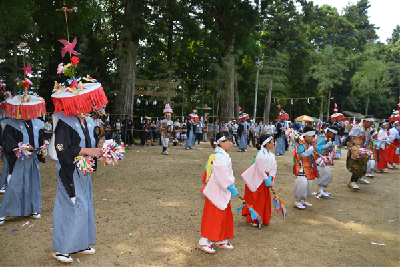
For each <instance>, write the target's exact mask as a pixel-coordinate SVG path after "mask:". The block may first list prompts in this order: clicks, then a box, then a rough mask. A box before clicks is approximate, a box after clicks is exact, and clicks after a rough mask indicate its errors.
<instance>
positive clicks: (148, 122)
mask: <svg viewBox="0 0 400 267" xmlns="http://www.w3.org/2000/svg"><path fill="white" fill-rule="evenodd" d="M145 118H146V125H145V133H146V146H149V139H150V144H151V146H154V144H153V131H152V130H151V118H149V117H145Z"/></svg>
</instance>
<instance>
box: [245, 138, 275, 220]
mask: <svg viewBox="0 0 400 267" xmlns="http://www.w3.org/2000/svg"><path fill="white" fill-rule="evenodd" d="M273 148H274V137H273V136H272V135H269V134H263V135H261V136H260V138H259V140H258V144H257V149H258V150H260V151H259V152H258V154H257V156H256V158H255V162H254V164H253V165H251V166H250V167H249V168H248V169H247V170H245V171H244V172H243V173H242V177H243V180H244V181H245V182H246V185H245V195H244V198H245V199H246V202H247V203H248V204H249V205H252V206H253V208H254V210H255V211H256V212H257V213H258V214H259V215H260V216H261V222H262V223H263V224H265V225H269V222H270V219H271V210H272V208H271V207H272V203H271V193H270V188H271V186H273V184H274V179H275V175H276V171H277V164H276V161H275V155H274V153H271V150H272V149H273ZM242 215H243V216H246V217H247V222H249V223H250V224H251V225H252V226H257V223H255V220H252V219H251V213H250V211H249V210H248V209H247V208H244V209H243V212H242Z"/></svg>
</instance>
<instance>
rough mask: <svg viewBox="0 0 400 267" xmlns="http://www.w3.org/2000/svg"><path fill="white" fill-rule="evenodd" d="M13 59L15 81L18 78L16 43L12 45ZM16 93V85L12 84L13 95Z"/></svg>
mask: <svg viewBox="0 0 400 267" xmlns="http://www.w3.org/2000/svg"><path fill="white" fill-rule="evenodd" d="M13 57H14V73H13V79H14V80H15V79H17V77H18V73H17V70H18V69H19V68H18V43H17V41H14V43H13ZM24 67H25V66H24ZM21 80H23V78H21ZM17 92H18V87H17V83H14V85H13V93H17Z"/></svg>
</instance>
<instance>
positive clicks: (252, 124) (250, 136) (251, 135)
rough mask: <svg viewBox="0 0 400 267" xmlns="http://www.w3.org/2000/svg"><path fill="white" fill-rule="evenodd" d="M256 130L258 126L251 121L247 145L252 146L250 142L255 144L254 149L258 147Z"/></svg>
mask: <svg viewBox="0 0 400 267" xmlns="http://www.w3.org/2000/svg"><path fill="white" fill-rule="evenodd" d="M255 128H256V124H255V122H254V120H250V130H249V139H247V145H250V140H251V142H252V143H253V147H256V144H255V143H254V130H255Z"/></svg>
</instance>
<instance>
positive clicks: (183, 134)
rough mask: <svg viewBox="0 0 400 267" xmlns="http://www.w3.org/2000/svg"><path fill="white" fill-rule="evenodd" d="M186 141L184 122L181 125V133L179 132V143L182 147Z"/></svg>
mask: <svg viewBox="0 0 400 267" xmlns="http://www.w3.org/2000/svg"><path fill="white" fill-rule="evenodd" d="M186 139H187V128H186V121H185V122H184V123H182V131H181V143H182V145H183V144H184V143H185V141H186Z"/></svg>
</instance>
